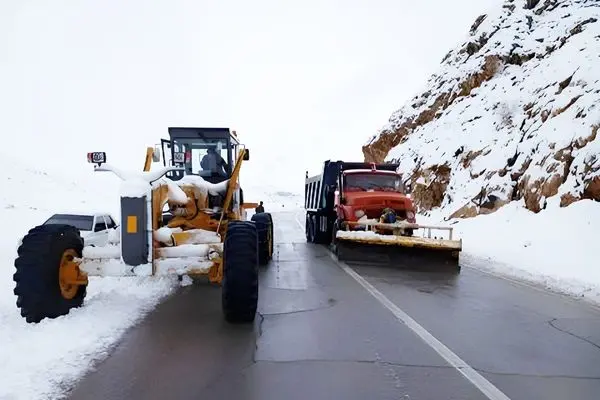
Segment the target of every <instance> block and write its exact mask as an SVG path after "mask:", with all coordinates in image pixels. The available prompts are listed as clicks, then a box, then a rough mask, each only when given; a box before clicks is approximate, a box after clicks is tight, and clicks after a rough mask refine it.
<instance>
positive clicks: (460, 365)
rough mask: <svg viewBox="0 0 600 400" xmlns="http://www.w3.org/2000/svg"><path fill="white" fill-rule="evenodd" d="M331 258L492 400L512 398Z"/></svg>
mask: <svg viewBox="0 0 600 400" xmlns="http://www.w3.org/2000/svg"><path fill="white" fill-rule="evenodd" d="M330 256H331V258H332V259H333V260H334V261H335V262H336V263H337V264H338V266H339V267H340V268H342V270H344V272H346V273H347V274H348V275H350V276H351V277H352V278H353V279H354V280H355V281H356V282H358V283H360V285H361V286H362V287H364V288H365V289H366V290H367V291H368V292H369V293H370V294H371V295H372V296H373V297H375V298H376V299H377V300H378V301H379V302H380V303H381V304H382V305H383V306H384V307H386V308H387V309H388V310H390V311H391V312H392V314H394V316H395V317H396V318H397V319H398V320H399V321H400V322H402V323H404V324H405V325H406V326H407V327H408V328H410V329H411V330H412V331H413V332H414V333H416V334H417V335H418V336H419V337H420V338H421V339H423V341H425V343H427V344H428V345H429V347H431V348H432V349H433V350H435V351H436V352H437V353H438V354H439V355H440V356H441V357H442V358H443V359H444V360H446V361H447V362H448V363H449V364H450V365H451V366H453V367H454V368H455V369H456V370H457V371H458V372H460V373H461V374H462V375H463V376H464V377H465V378H467V379H468V380H469V382H471V383H472V384H473V385H474V386H475V387H476V388H477V389H479V390H480V391H481V392H482V393H483V394H484V395H485V396H486V397H487V398H488V399H490V400H510V398H509V397H508V396H507V395H505V394H504V393H503V392H501V391H500V389H498V388H497V387H496V386H494V385H493V384H492V383H491V382H490V381H488V380H487V379H485V378H484V377H483V376H482V375H481V374H479V373H478V372H477V371H475V370H474V369H473V368H472V367H471V366H470V365H469V364H467V363H466V362H465V361H463V360H462V359H461V358H460V357H459V356H457V355H456V354H455V353H454V352H452V350H450V349H449V348H448V347H446V346H445V345H444V344H443V343H442V342H440V341H439V340H437V339H436V338H435V337H434V336H433V335H432V334H431V333H429V332H428V331H427V330H426V329H425V328H423V327H422V326H421V325H419V323H418V322H417V321H415V320H414V319H412V318H411V317H410V316H409V315H408V314H407V313H405V312H404V311H402V310H401V309H400V307H398V306H397V305H396V304H394V303H393V302H392V301H391V300H390V299H388V298H387V297H385V296H384V295H383V294H382V293H381V292H380V291H379V290H377V289H376V288H375V287H374V286H373V285H371V284H370V283H369V282H367V280H366V279H365V278H363V277H362V276H360V275H359V274H358V273H357V272H356V271H354V270H353V269H352V268H350V267H349V266H348V265H347V264H346V263H344V262H341V261H339V260H338V259H337V258H336V257H335V256H334V255H333V254H330Z"/></svg>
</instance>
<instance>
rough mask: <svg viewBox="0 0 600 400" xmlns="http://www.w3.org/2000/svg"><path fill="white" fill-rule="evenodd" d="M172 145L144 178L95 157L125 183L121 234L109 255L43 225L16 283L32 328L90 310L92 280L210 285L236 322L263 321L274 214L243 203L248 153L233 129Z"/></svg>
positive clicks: (158, 152) (23, 252)
mask: <svg viewBox="0 0 600 400" xmlns="http://www.w3.org/2000/svg"><path fill="white" fill-rule="evenodd" d="M169 136H170V138H169V139H163V140H162V141H161V144H160V145H157V146H156V147H155V148H154V149H153V148H151V147H149V148H148V149H147V151H146V159H145V163H144V170H143V171H141V172H131V171H123V170H120V169H118V168H116V167H114V166H111V165H109V164H106V160H107V157H106V154H105V153H101V152H99V153H89V154H88V162H90V163H93V164H96V166H95V171H99V172H100V171H105V172H113V173H114V174H115V175H117V176H118V177H119V178H121V180H122V182H121V199H120V205H121V226H120V227H119V230H117V231H115V234H114V235H112V236H111V237H110V239H109V243H108V244H107V245H106V246H104V247H94V246H86V245H85V243H84V240H83V239H82V238H81V236H80V234H79V231H78V230H77V229H76V228H75V227H73V226H69V225H58V224H49V225H40V226H37V227H35V228H33V229H31V230H30V231H29V233H28V234H27V235H26V236H25V237H24V238H23V240H22V244H21V245H20V247H19V249H18V257H17V259H16V260H15V267H16V272H15V274H14V277H13V279H14V281H15V282H16V285H15V289H14V293H15V295H17V307H19V308H20V309H21V315H22V316H23V317H24V318H25V319H26V320H27V322H39V321H41V320H42V319H44V318H55V317H58V316H61V315H65V314H67V313H68V312H69V310H70V309H72V308H74V307H80V306H82V305H83V301H84V298H85V296H86V290H87V286H88V283H89V282H88V277H89V276H107V275H111V276H148V275H153V276H157V275H158V276H161V275H179V276H182V275H189V276H192V277H196V276H207V277H208V280H209V281H210V282H211V283H213V284H220V285H221V292H222V308H223V313H224V316H225V319H226V320H227V321H229V322H232V323H235V322H242V323H251V322H252V321H254V318H255V314H256V308H257V302H258V266H259V265H261V264H262V265H265V264H267V263H268V262H269V260H270V259H271V257H272V254H273V220H272V218H271V215H270V214H269V213H259V214H254V215H253V216H252V219H251V220H249V221H248V220H247V219H246V218H247V217H246V209H247V208H251V207H255V206H256V204H254V203H244V201H243V192H242V189H241V187H240V185H239V175H240V169H241V166H242V163H243V161H247V160H249V151H248V149H246V148H245V146H243V145H242V144H241V143H240V142H239V140H238V137H237V135H236V133H235V131H233V132H230V130H229V129H227V128H169ZM161 160H162V164H163V165H162V167H159V168H158V169H156V170H151V167H152V162H153V161H154V162H155V163H157V162H160V161H161Z"/></svg>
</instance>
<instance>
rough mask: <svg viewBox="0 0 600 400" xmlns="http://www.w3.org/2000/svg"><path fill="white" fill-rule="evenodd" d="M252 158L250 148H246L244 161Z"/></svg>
mask: <svg viewBox="0 0 600 400" xmlns="http://www.w3.org/2000/svg"><path fill="white" fill-rule="evenodd" d="M249 159H250V150H248V149H244V158H243V160H244V161H248V160H249Z"/></svg>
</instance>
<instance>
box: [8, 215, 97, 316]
mask: <svg viewBox="0 0 600 400" xmlns="http://www.w3.org/2000/svg"><path fill="white" fill-rule="evenodd" d="M69 249H72V250H74V251H75V252H76V254H77V256H78V257H81V253H82V251H83V239H82V238H81V236H80V235H79V231H78V230H77V229H76V228H74V227H72V226H69V225H58V224H57V225H40V226H37V227H35V228H33V229H31V230H30V231H29V233H28V234H27V235H26V236H25V237H24V238H23V242H22V243H21V245H20V246H19V249H18V250H17V254H18V257H17V259H16V260H15V268H16V270H17V271H16V272H15V273H14V275H13V280H14V281H15V282H16V285H15V289H14V294H15V295H16V296H17V307H19V308H20V309H21V316H22V317H24V318H25V320H26V321H27V322H29V323H31V322H33V323H37V322H40V321H41V320H43V319H44V318H56V317H60V316H61V315H66V314H68V313H69V310H71V309H72V308H75V307H80V306H81V305H82V304H83V299H84V298H85V295H86V292H87V285H81V286H79V287H78V289H77V292H76V294H75V296H74V297H73V298H71V299H67V298H65V297H63V295H62V294H61V290H60V286H59V269H60V261H61V258H62V256H63V253H64V252H65V251H66V250H69Z"/></svg>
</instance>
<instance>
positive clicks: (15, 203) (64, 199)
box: [0, 155, 177, 400]
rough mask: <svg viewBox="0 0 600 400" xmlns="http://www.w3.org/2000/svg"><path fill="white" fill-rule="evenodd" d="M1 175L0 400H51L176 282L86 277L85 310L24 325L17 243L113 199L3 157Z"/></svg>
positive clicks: (91, 183)
mask: <svg viewBox="0 0 600 400" xmlns="http://www.w3.org/2000/svg"><path fill="white" fill-rule="evenodd" d="M0 170H1V171H4V172H6V174H3V175H2V176H1V177H0V185H1V186H2V193H0V220H1V221H2V222H3V227H4V228H3V230H2V235H0V343H2V345H1V346H0V360H2V362H0V376H1V377H2V379H1V381H2V384H1V385H0V399H11V400H12V399H23V400H25V399H27V400H29V399H43V398H47V399H56V398H59V396H60V394H61V393H62V392H63V390H64V389H66V388H68V387H69V386H70V385H71V384H72V383H73V382H74V381H75V379H77V378H79V377H80V376H81V375H82V374H83V373H84V372H85V370H86V369H87V368H88V367H90V366H91V365H92V363H93V362H94V361H95V360H97V359H100V358H103V357H104V356H105V355H106V352H107V350H109V349H110V347H111V346H113V345H114V344H115V343H116V342H117V340H118V339H119V337H120V336H121V335H122V334H123V332H124V331H125V330H126V329H127V328H128V327H130V326H132V325H133V324H134V323H135V322H136V321H138V320H139V319H140V318H141V317H142V316H143V315H144V314H145V313H147V312H148V311H150V310H151V309H152V308H153V307H154V306H155V305H156V304H157V303H158V302H159V301H160V300H161V299H163V298H164V296H166V295H168V294H169V293H170V292H171V291H172V289H173V288H174V287H175V286H176V284H177V282H176V280H173V279H156V278H94V277H91V278H90V285H89V286H88V295H87V297H86V300H85V303H84V305H85V306H84V307H83V308H81V309H77V310H73V311H72V312H71V313H70V314H69V315H67V316H64V317H60V318H57V319H54V320H44V321H42V322H41V323H39V324H37V325H34V324H27V323H26V322H25V320H24V319H23V318H22V317H21V316H20V315H19V309H18V308H17V307H16V304H15V302H16V296H14V294H13V289H14V282H13V279H12V276H13V273H14V264H13V263H14V259H15V257H16V251H17V242H18V240H19V238H20V237H22V236H23V235H25V234H26V233H27V231H28V230H29V229H30V228H32V227H34V226H35V225H38V224H41V223H43V222H44V221H45V220H46V219H47V218H48V217H49V216H50V215H52V214H53V213H55V212H57V211H64V210H71V209H73V210H80V211H84V212H89V211H90V210H91V211H94V210H96V209H97V208H98V207H102V208H101V209H102V210H103V211H106V210H107V208H108V211H113V209H114V208H115V206H116V207H118V198H117V197H115V196H112V195H110V194H103V192H102V191H99V190H97V188H98V187H102V185H99V184H98V182H103V179H102V178H101V177H93V178H89V179H81V180H67V179H62V180H61V179H57V178H55V177H54V176H52V175H51V174H48V173H45V172H41V171H38V170H35V169H31V168H28V167H27V166H23V165H20V164H19V163H18V162H16V161H14V160H8V159H7V157H6V156H5V155H3V156H2V157H0ZM112 178H113V181H116V180H117V178H116V177H112ZM107 205H108V206H107ZM111 205H112V207H111ZM117 210H118V208H117ZM115 217H116V218H119V215H118V214H117V215H115ZM24 355H26V357H25V356H24Z"/></svg>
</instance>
